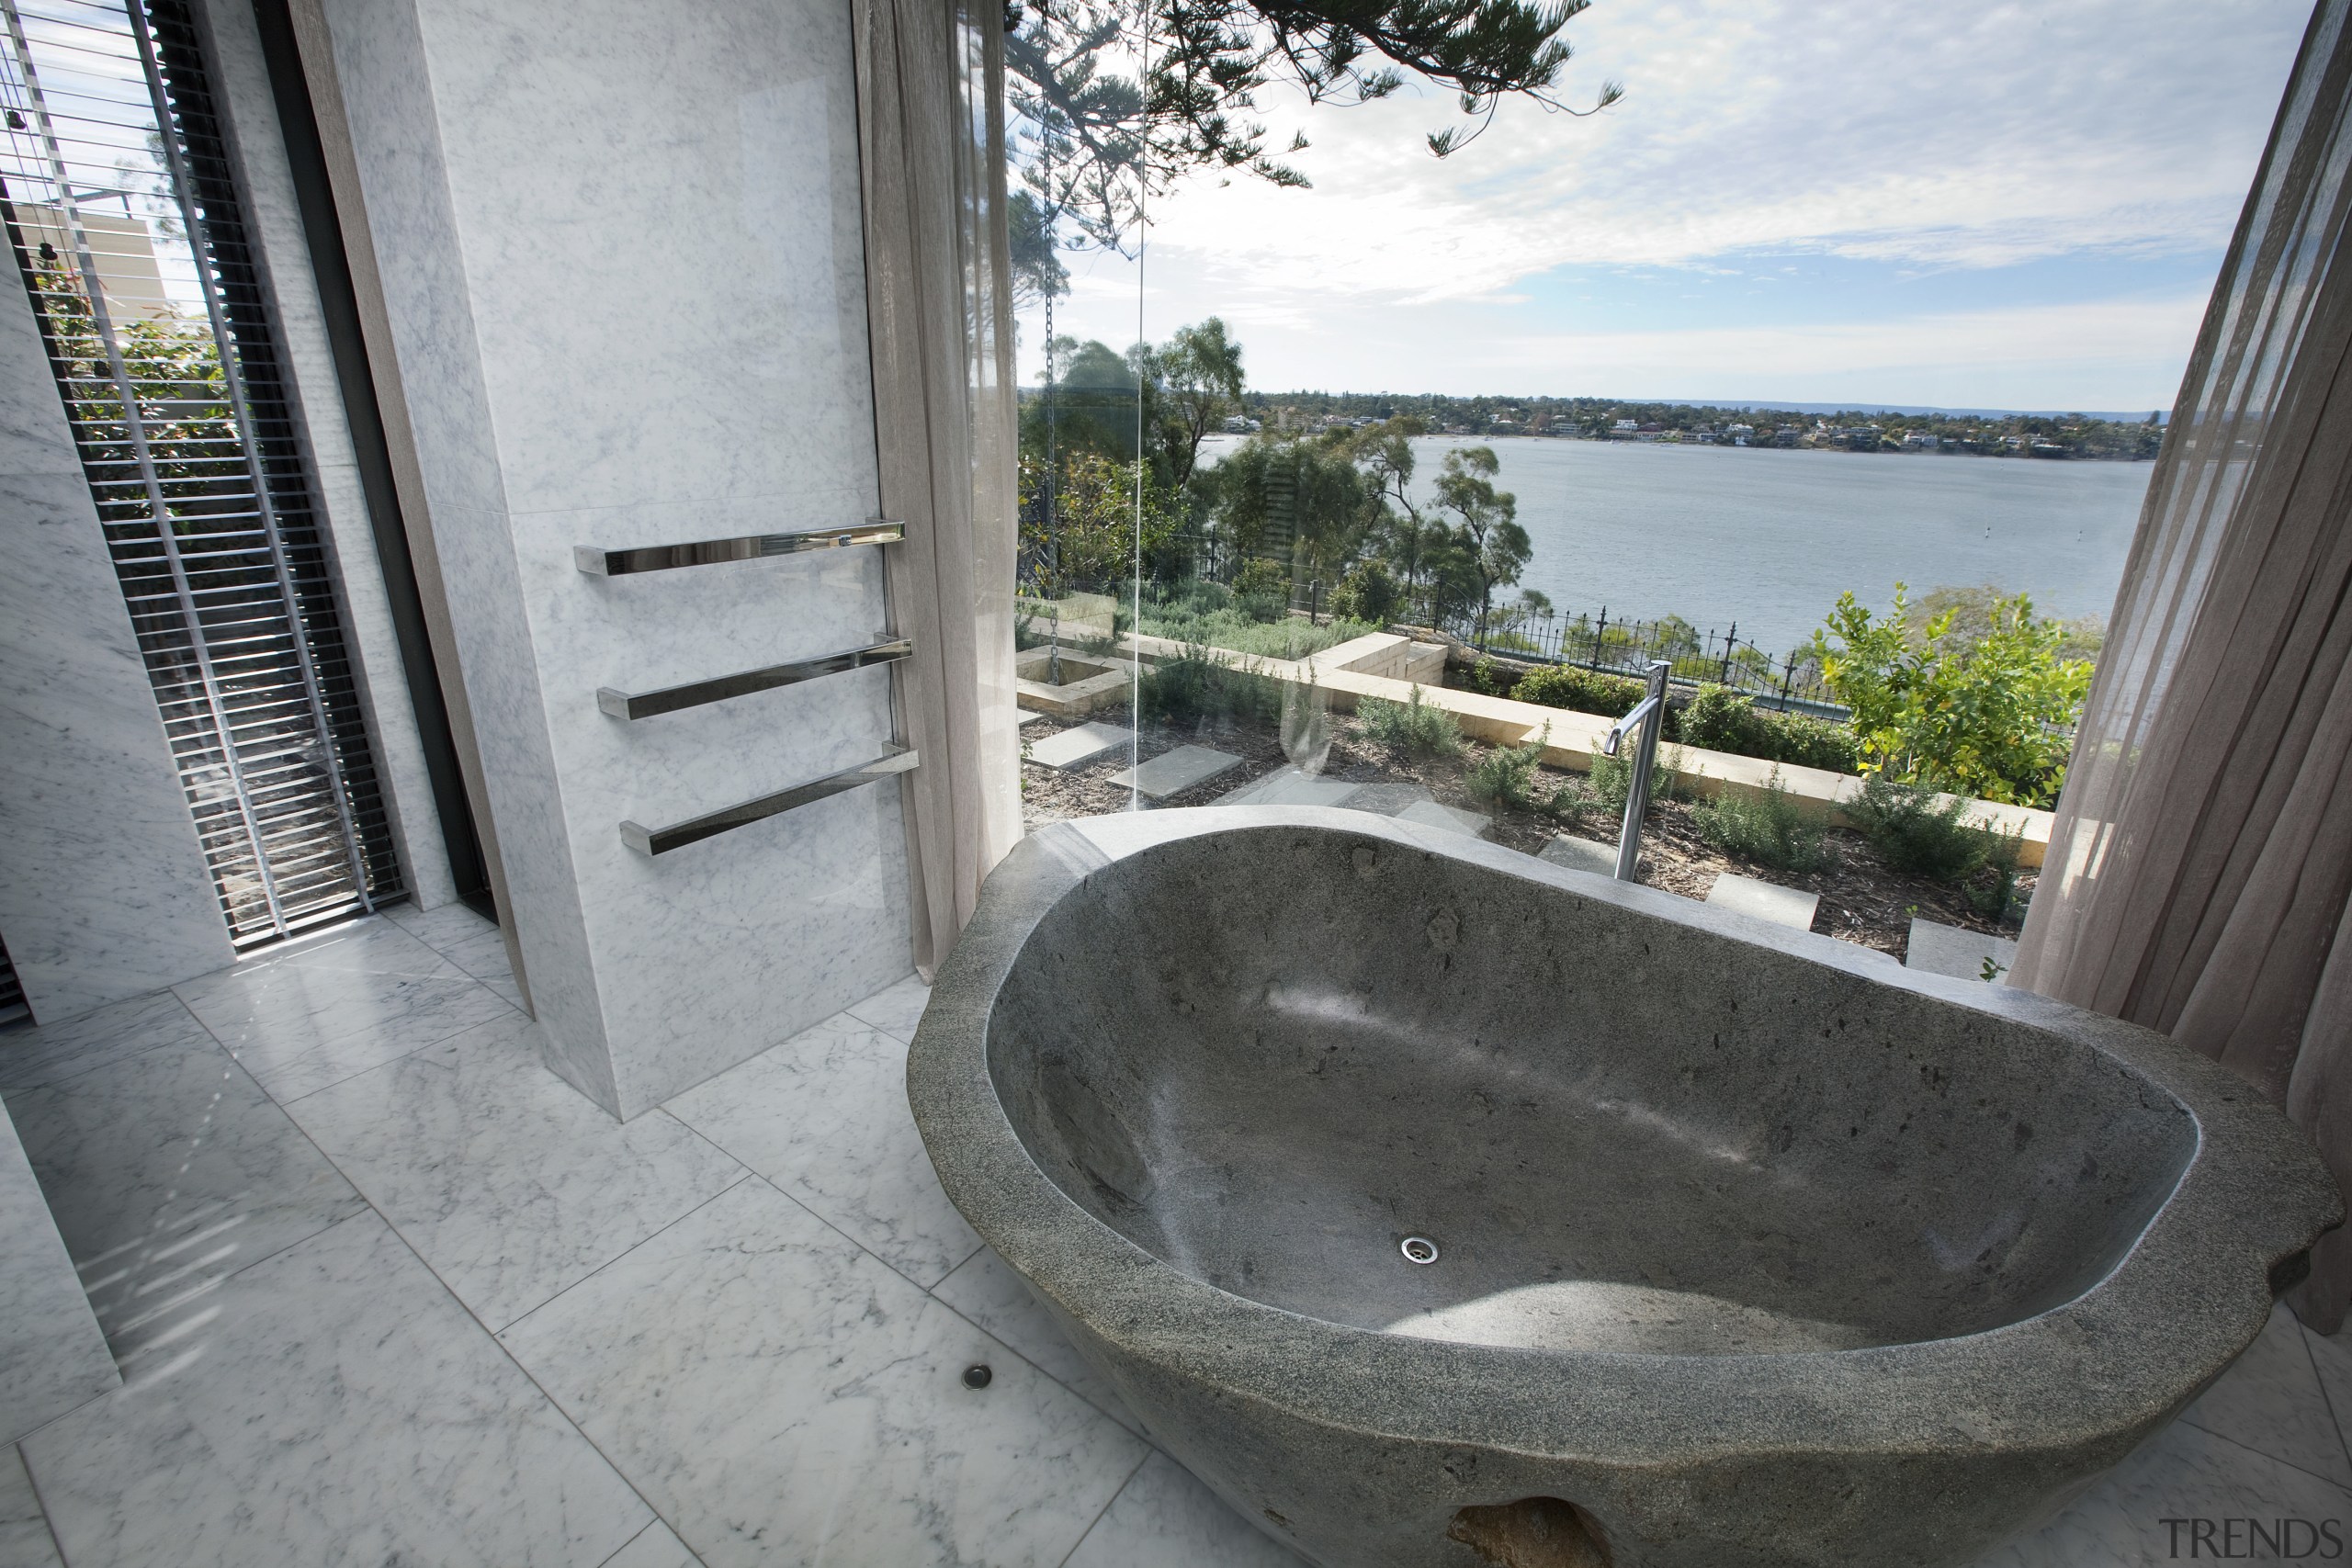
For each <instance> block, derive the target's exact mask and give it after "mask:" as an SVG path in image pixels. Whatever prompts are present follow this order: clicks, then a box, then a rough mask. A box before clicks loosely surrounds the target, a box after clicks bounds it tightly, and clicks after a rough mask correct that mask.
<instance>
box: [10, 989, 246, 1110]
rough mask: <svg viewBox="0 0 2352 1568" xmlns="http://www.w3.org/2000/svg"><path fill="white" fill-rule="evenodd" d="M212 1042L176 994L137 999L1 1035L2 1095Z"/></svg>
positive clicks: (209, 1033) (209, 1035)
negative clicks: (146, 1054) (160, 1050)
mask: <svg viewBox="0 0 2352 1568" xmlns="http://www.w3.org/2000/svg"><path fill="white" fill-rule="evenodd" d="M211 1038H212V1035H211V1032H209V1030H207V1029H206V1028H205V1027H204V1025H202V1024H201V1023H198V1021H196V1015H195V1014H194V1013H192V1012H190V1011H188V1010H187V1003H185V1002H183V1001H181V1000H180V999H179V998H177V997H176V996H174V995H173V994H172V993H171V992H169V991H157V992H154V993H153V994H152V995H149V996H144V997H132V998H130V999H129V1000H127V1001H119V1002H116V1003H114V1004H112V1005H111V1006H108V1007H103V1008H99V1009H98V1010H96V1011H95V1012H85V1013H84V1014H83V1015H82V1016H81V1017H79V1018H77V1019H74V1020H72V1021H68V1022H65V1023H45V1024H43V1025H41V1026H40V1028H38V1029H23V1030H16V1031H12V1032H8V1033H6V1034H0V1094H14V1093H15V1092H17V1090H18V1089H31V1088H34V1087H36V1086H37V1085H40V1084H45V1083H60V1082H62V1081H63V1080H65V1079H67V1078H71V1077H79V1076H80V1075H82V1074H84V1073H87V1072H94V1071H96V1069H98V1068H100V1067H104V1066H111V1065H113V1064H114V1063H116V1062H119V1061H121V1060H123V1059H124V1058H125V1057H129V1056H136V1055H139V1054H140V1053H141V1052H143V1051H153V1050H154V1049H155V1048H156V1047H157V1046H159V1045H195V1044H202V1043H205V1042H207V1041H209V1040H210V1039H211Z"/></svg>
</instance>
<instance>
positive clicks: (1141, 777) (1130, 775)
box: [1111, 746, 1241, 800]
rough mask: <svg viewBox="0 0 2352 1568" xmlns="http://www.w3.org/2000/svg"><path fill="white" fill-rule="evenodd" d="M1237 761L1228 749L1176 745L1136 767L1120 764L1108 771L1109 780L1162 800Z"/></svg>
mask: <svg viewBox="0 0 2352 1568" xmlns="http://www.w3.org/2000/svg"><path fill="white" fill-rule="evenodd" d="M1240 765H1241V759H1240V758H1238V757H1237V756H1235V755H1234V754H1233V753H1232V752H1230V751H1219V750H1214V749H1212V748H1210V747H1207V746H1179V747H1177V748H1175V749H1174V750H1169V751H1162V752H1161V753H1160V754H1159V756H1157V757H1154V758H1152V759H1151V760H1150V761H1148V762H1145V763H1143V764H1142V765H1141V766H1139V767H1133V768H1121V769H1120V770H1119V771H1118V772H1117V773H1114V774H1113V775H1112V778H1111V782H1112V783H1113V784H1123V785H1125V786H1127V787H1129V788H1132V789H1133V790H1134V791H1135V792H1136V794H1137V795H1142V796H1144V797H1145V798H1147V799H1149V800H1166V799H1167V798H1168V797H1169V796H1170V795H1182V794H1183V793H1184V791H1186V790H1188V789H1191V788H1192V787H1193V785H1195V784H1205V783H1207V782H1208V781H1209V780H1211V779H1213V778H1215V777H1216V776H1217V774H1219V773H1224V772H1226V771H1227V769H1229V768H1238V767H1239V766H1240Z"/></svg>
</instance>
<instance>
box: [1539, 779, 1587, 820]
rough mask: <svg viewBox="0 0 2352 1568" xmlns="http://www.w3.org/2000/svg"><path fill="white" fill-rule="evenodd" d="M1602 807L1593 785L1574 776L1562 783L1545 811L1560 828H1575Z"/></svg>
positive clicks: (1546, 804) (1546, 802)
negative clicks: (1554, 819) (1556, 821)
mask: <svg viewBox="0 0 2352 1568" xmlns="http://www.w3.org/2000/svg"><path fill="white" fill-rule="evenodd" d="M1599 806H1600V797H1599V796H1598V795H1595V794H1594V793H1593V789H1592V784H1591V783H1590V782H1589V781H1588V780H1585V779H1580V778H1577V777H1575V776H1574V775H1573V774H1572V775H1570V776H1569V777H1567V778H1565V779H1562V780H1561V781H1560V787H1559V788H1557V789H1555V790H1554V791H1553V792H1552V798H1551V799H1549V800H1547V801H1545V802H1544V810H1545V811H1547V812H1549V813H1550V814H1551V815H1552V816H1553V817H1555V818H1557V819H1558V820H1559V823H1560V826H1562V827H1564V828H1574V827H1577V826H1578V825H1579V824H1581V823H1582V822H1583V821H1584V819H1585V818H1586V816H1587V815H1588V814H1589V813H1590V812H1591V811H1593V810H1594V809H1595V808H1596V807H1599Z"/></svg>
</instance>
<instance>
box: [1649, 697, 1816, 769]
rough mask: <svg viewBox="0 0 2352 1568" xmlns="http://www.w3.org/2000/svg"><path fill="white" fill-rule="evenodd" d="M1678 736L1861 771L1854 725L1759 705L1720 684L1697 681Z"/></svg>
mask: <svg viewBox="0 0 2352 1568" xmlns="http://www.w3.org/2000/svg"><path fill="white" fill-rule="evenodd" d="M1676 735H1677V739H1679V740H1681V741H1682V743H1683V744H1684V745H1686V746H1702V747H1704V748H1705V749H1706V750H1710V751H1729V752H1732V753H1733V754H1735V755H1736V756H1741V757H1761V758H1762V759H1764V760H1765V761H1768V762H1789V763H1793V764H1794V765H1796V766H1797V767H1801V768H1826V769H1828V770H1829V771H1830V772H1831V773H1860V772H1861V765H1862V752H1861V742H1860V739H1859V738H1858V737H1857V736H1856V735H1855V734H1854V732H1853V730H1851V729H1850V728H1847V727H1846V726H1845V725H1842V724H1833V723H1831V722H1830V721H1829V720H1827V719H1826V718H1814V717H1812V716H1808V715H1805V714H1796V713H1778V712H1775V711H1774V710H1772V709H1770V708H1759V707H1758V706H1757V705H1756V704H1755V702H1754V700H1753V699H1751V698H1749V697H1747V696H1744V695H1742V694H1739V693H1737V692H1735V691H1732V690H1730V689H1729V688H1727V687H1724V686H1702V687H1700V688H1699V691H1698V694H1697V695H1695V696H1693V697H1692V698H1691V700H1690V702H1688V703H1686V704H1685V705H1683V708H1682V714H1681V723H1680V727H1679V729H1678V730H1677V732H1676Z"/></svg>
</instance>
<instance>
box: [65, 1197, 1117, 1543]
mask: <svg viewBox="0 0 2352 1568" xmlns="http://www.w3.org/2000/svg"><path fill="white" fill-rule="evenodd" d="M500 1338H501V1339H502V1340H503V1342H504V1343H505V1344H506V1346H507V1347H508V1348H509V1349H511V1350H512V1351H513V1352H514V1353H515V1357H516V1359H518V1360H520V1361H521V1362H522V1363H523V1365H524V1366H525V1367H526V1368H528V1369H529V1371H530V1372H531V1375H532V1376H533V1377H534V1378H536V1379H537V1381H538V1382H539V1383H540V1385H541V1386H542V1387H544V1388H546V1389H547V1390H548V1393H551V1394H552V1395H554V1397H555V1399H556V1401H557V1402H558V1403H559V1404H561V1405H562V1406H563V1407H564V1409H565V1410H567V1411H568V1412H570V1413H571V1416H572V1417H573V1419H575V1420H576V1421H578V1422H579V1423H580V1425H581V1427H582V1430H583V1431H585V1432H586V1433H587V1434H588V1435H589V1436H590V1437H591V1438H594V1440H595V1441H596V1443H597V1445H598V1447H599V1448H601V1449H602V1450H604V1452H605V1453H606V1454H608V1455H610V1456H611V1457H612V1459H613V1461H614V1462H615V1463H616V1464H617V1465H618V1466H619V1467H620V1469H621V1471H622V1472H623V1473H625V1474H627V1475H628V1477H629V1479H630V1480H631V1481H632V1482H633V1483H635V1484H636V1485H637V1487H638V1489H639V1491H640V1492H642V1493H643V1494H644V1495H646V1497H647V1498H648V1499H649V1500H650V1502H651V1503H652V1504H653V1505H654V1506H655V1507H656V1508H657V1509H658V1510H659V1511H660V1512H661V1515H662V1517H663V1518H664V1519H666V1520H667V1521H668V1522H669V1523H670V1525H671V1526H672V1528H673V1529H676V1531H677V1532H678V1534H679V1536H680V1538H681V1539H682V1540H684V1542H685V1543H686V1545H688V1546H689V1547H691V1548H693V1549H694V1551H695V1552H696V1553H697V1554H698V1555H699V1556H700V1557H701V1558H702V1560H703V1562H706V1563H707V1564H709V1565H710V1568H752V1565H754V1564H781V1563H796V1564H797V1563H807V1562H839V1563H843V1564H849V1563H874V1564H877V1565H878V1564H899V1563H908V1564H913V1563H928V1562H967V1563H989V1564H1009V1563H1035V1564H1042V1565H1047V1568H1050V1565H1052V1564H1057V1563H1059V1562H1061V1561H1062V1559H1063V1558H1064V1557H1065V1556H1066V1555H1067V1554H1068V1553H1069V1550H1070V1549H1071V1547H1072V1546H1074V1545H1075V1544H1076V1543H1077V1542H1078V1540H1080V1537H1081V1536H1083V1535H1084V1534H1085V1532H1086V1529H1087V1528H1088V1526H1089V1525H1091V1523H1092V1522H1093V1520H1094V1518H1095V1517H1096V1516H1097V1515H1098V1514H1100V1513H1101V1512H1102V1510H1103V1506H1104V1505H1105V1504H1107V1503H1108V1502H1109V1501H1110V1500H1111V1498H1112V1497H1113V1495H1115V1494H1116V1493H1117V1491H1118V1490H1119V1488H1120V1486H1121V1485H1123V1484H1124V1483H1125V1480H1126V1478H1127V1476H1128V1475H1129V1474H1130V1473H1132V1472H1134V1470H1135V1468H1136V1465H1137V1464H1138V1463H1140V1462H1141V1461H1142V1460H1143V1458H1144V1455H1145V1454H1146V1453H1147V1452H1148V1449H1147V1448H1146V1447H1145V1445H1144V1444H1143V1443H1142V1442H1141V1441H1140V1440H1138V1439H1137V1438H1135V1437H1134V1436H1133V1435H1131V1434H1130V1433H1128V1432H1126V1431H1125V1430H1123V1429H1122V1428H1121V1427H1119V1426H1118V1425H1117V1423H1115V1422H1114V1421H1112V1420H1111V1419H1110V1418H1109V1417H1108V1416H1103V1414H1102V1413H1101V1412H1099V1411H1097V1410H1095V1409H1094V1408H1093V1407H1092V1406H1091V1405H1089V1404H1086V1403H1085V1402H1084V1401H1083V1400H1081V1399H1080V1398H1079V1397H1078V1396H1077V1395H1075V1394H1073V1393H1070V1392H1069V1390H1068V1389H1065V1388H1063V1387H1062V1386H1061V1385H1060V1384H1059V1383H1057V1382H1054V1381H1053V1380H1052V1379H1051V1378H1048V1377H1046V1376H1045V1375H1044V1374H1043V1373H1041V1372H1039V1371H1036V1370H1035V1368H1033V1367H1031V1366H1029V1365H1028V1364H1027V1363H1026V1362H1025V1361H1023V1360H1022V1359H1020V1358H1019V1357H1018V1356H1015V1355H1012V1354H1011V1353H1009V1352H1008V1351H1007V1349H1006V1348H1004V1347H1003V1346H1001V1345H1000V1344H998V1343H997V1342H996V1341H995V1340H993V1339H991V1338H989V1336H987V1335H986V1334H983V1333H981V1332H980V1330H978V1328H975V1327H974V1326H972V1325H970V1324H969V1323H967V1322H966V1321H965V1320H964V1319H963V1318H961V1317H959V1316H957V1315H956V1314H955V1313H953V1312H951V1311H949V1310H948V1309H947V1308H946V1307H945V1306H944V1305H943V1304H941V1303H939V1302H937V1301H934V1300H933V1299H932V1298H931V1297H929V1296H927V1295H925V1294H924V1293H923V1292H921V1291H919V1290H917V1289H915V1288H914V1287H913V1286H912V1285H910V1284H909V1283H908V1282H907V1281H906V1280H904V1279H903V1278H902V1277H900V1276H899V1274H897V1273H895V1272H893V1271H892V1270H890V1269H887V1268H885V1267H883V1266H882V1265H881V1264H880V1263H878V1262H876V1260H875V1259H874V1258H872V1257H870V1256H869V1255H867V1254H866V1253H865V1252H864V1251H862V1250H861V1249H859V1248H858V1247H854V1246H852V1245H851V1244H849V1243H848V1242H846V1241H844V1240H842V1237H841V1236H840V1235H837V1234H835V1233H834V1232H833V1231H831V1229H829V1228H828V1227H827V1226H826V1225H825V1224H822V1223H821V1222H820V1221H819V1220H818V1219H817V1218H816V1217H815V1216H814V1215H812V1214H810V1213H809V1212H808V1211H807V1210H805V1209H802V1208H801V1207H800V1206H799V1205H798V1204H797V1203H795V1202H793V1201H791V1200H789V1199H787V1198H786V1197H785V1196H783V1195H782V1194H781V1193H779V1192H777V1191H776V1190H775V1189H774V1188H772V1187H770V1186H768V1185H767V1184H766V1183H765V1182H763V1181H745V1182H742V1183H741V1184H739V1185H738V1186H736V1187H734V1188H731V1189H729V1190H728V1191H727V1192H726V1193H724V1194H722V1195H721V1196H719V1197H718V1198H717V1199H714V1200H713V1201H710V1202H709V1203H707V1204H705V1205H704V1206H703V1207H702V1208H700V1209H697V1210H695V1212H694V1213H692V1214H689V1215H688V1216H687V1217H686V1218H684V1220H681V1221H679V1222H678V1223H677V1224H674V1225H673V1226H671V1227H670V1228H669V1229H668V1230H665V1231H663V1232H662V1234H661V1235H657V1236H655V1237H653V1239H651V1240H650V1241H649V1242H647V1243H646V1244H645V1245H644V1246H642V1247H639V1248H637V1249H636V1250H635V1251H634V1252H631V1253H629V1254H628V1256H627V1257H625V1258H621V1259H620V1260H619V1261H618V1262H616V1263H613V1264H611V1265H609V1266H608V1267H606V1268H605V1269H602V1270H600V1271H599V1272H598V1273H596V1274H594V1275H593V1276H591V1277H590V1278H589V1279H587V1280H583V1281H582V1282H581V1283H580V1284H578V1285H575V1286H573V1287H572V1288H571V1290H570V1291H567V1292H564V1293H563V1294H562V1295H560V1296H559V1297H557V1298H556V1299H555V1300H554V1301H552V1302H550V1303H548V1304H547V1305H546V1306H543V1307H541V1308H539V1309H538V1310H537V1312H535V1313H533V1314H530V1315H529V1316H528V1317H526V1318H525V1319H523V1321H522V1322H520V1323H518V1324H516V1325H515V1326H514V1327H512V1328H510V1329H508V1330H507V1331H506V1332H505V1333H504V1334H503V1335H502V1336H500ZM976 1363H985V1364H987V1365H988V1366H989V1367H990V1368H991V1369H992V1371H993V1373H994V1376H993V1379H992V1381H991V1382H989V1384H988V1386H987V1387H986V1388H983V1389H978V1390H975V1389H971V1388H967V1387H966V1386H965V1384H964V1382H963V1373H964V1370H965V1369H966V1368H967V1367H968V1366H971V1365H973V1364H976ZM36 1473H38V1470H36Z"/></svg>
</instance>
